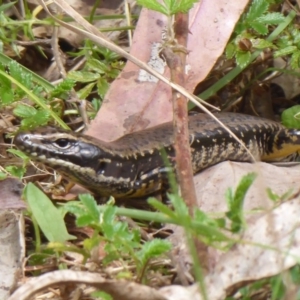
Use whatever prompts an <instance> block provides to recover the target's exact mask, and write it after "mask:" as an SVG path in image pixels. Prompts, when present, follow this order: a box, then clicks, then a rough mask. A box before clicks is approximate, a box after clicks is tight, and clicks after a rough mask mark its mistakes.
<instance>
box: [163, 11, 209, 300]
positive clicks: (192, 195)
mask: <svg viewBox="0 0 300 300" xmlns="http://www.w3.org/2000/svg"><path fill="white" fill-rule="evenodd" d="M188 24H189V18H188V14H183V13H178V14H176V17H175V23H174V32H175V42H176V43H178V50H177V49H176V46H175V48H174V51H173V59H172V60H171V61H170V62H169V63H170V65H169V67H170V69H171V80H172V81H174V82H175V83H177V84H178V85H181V86H184V85H185V78H186V75H185V66H186V53H187V52H185V51H182V50H180V49H181V48H183V49H186V46H187V40H188V34H189V27H188ZM172 64H173V65H172ZM172 95H173V111H174V117H173V118H174V119H173V124H174V140H175V145H174V147H175V154H176V164H177V170H176V171H177V179H178V182H179V185H180V189H181V195H182V197H183V199H184V201H185V203H186V204H187V206H188V208H189V213H190V215H191V216H193V211H194V209H195V208H196V207H198V205H197V197H196V191H195V186H194V180H193V168H192V158H191V149H190V143H189V129H188V107H187V99H186V98H185V97H183V95H182V94H179V93H178V92H177V91H175V90H174V89H173V90H172ZM186 235H187V236H186V238H187V239H188V240H189V241H188V240H187V242H188V244H189V246H190V247H192V248H193V251H192V249H190V250H191V251H192V252H193V253H195V254H196V255H197V256H198V260H199V264H198V265H200V261H201V267H202V268H203V269H205V270H206V271H207V270H208V265H207V264H206V262H208V261H209V260H208V259H207V254H208V251H207V246H206V245H205V244H204V243H203V242H201V241H200V240H198V239H197V238H193V237H192V236H191V233H190V232H188V231H187V232H186ZM194 259H196V258H195V257H194ZM197 272H198V275H199V276H197V277H198V278H197V279H198V280H200V281H201V282H203V273H202V270H201V271H200V270H198V271H197ZM199 277H200V278H199ZM199 284H200V282H199ZM199 287H200V291H201V292H202V294H203V295H204V298H205V287H204V286H202V285H201V284H200V286H199Z"/></svg>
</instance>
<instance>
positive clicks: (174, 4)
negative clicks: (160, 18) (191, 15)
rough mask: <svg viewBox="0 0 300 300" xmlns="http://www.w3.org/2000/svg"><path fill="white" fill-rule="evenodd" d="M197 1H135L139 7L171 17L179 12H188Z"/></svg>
mask: <svg viewBox="0 0 300 300" xmlns="http://www.w3.org/2000/svg"><path fill="white" fill-rule="evenodd" d="M196 2H198V0H164V1H162V3H160V2H159V1H157V0H137V3H138V4H139V5H142V6H144V7H146V8H148V9H152V10H155V11H158V12H160V13H162V14H164V15H166V16H172V15H175V14H177V13H179V12H184V13H186V12H188V11H189V10H190V9H191V8H192V6H193V4H194V3H196Z"/></svg>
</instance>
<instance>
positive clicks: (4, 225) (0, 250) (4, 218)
mask: <svg viewBox="0 0 300 300" xmlns="http://www.w3.org/2000/svg"><path fill="white" fill-rule="evenodd" d="M21 188H22V183H20V181H18V180H16V179H6V180H3V181H0V204H1V205H0V207H1V210H0V299H7V298H8V296H9V295H10V293H11V291H13V289H14V288H15V287H16V285H17V282H18V279H19V275H20V273H21V272H22V262H23V259H24V257H25V241H24V224H23V218H22V216H21V214H20V211H21V210H22V209H24V208H25V205H24V202H22V201H21V199H20V195H21Z"/></svg>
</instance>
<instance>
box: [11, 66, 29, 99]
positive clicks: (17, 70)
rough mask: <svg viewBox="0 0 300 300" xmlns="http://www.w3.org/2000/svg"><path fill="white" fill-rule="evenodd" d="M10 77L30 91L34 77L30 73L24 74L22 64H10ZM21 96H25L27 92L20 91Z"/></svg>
mask: <svg viewBox="0 0 300 300" xmlns="http://www.w3.org/2000/svg"><path fill="white" fill-rule="evenodd" d="M8 68H9V73H10V76H12V77H13V78H14V79H15V80H17V81H18V82H19V83H20V84H22V85H23V86H25V87H26V88H28V89H31V87H32V76H31V74H30V73H29V72H24V71H23V69H22V68H21V66H20V64H18V63H17V62H16V61H11V62H10V63H9V64H8ZM19 94H20V96H22V95H25V92H24V91H22V90H19Z"/></svg>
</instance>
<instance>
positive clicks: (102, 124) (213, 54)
mask: <svg viewBox="0 0 300 300" xmlns="http://www.w3.org/2000/svg"><path fill="white" fill-rule="evenodd" d="M247 3H248V0H242V1H238V2H232V1H225V0H224V1H223V0H220V1H219V0H202V1H201V2H200V1H199V3H197V4H195V6H194V8H193V9H192V10H191V13H190V32H191V34H190V35H189V40H188V47H187V48H188V51H190V53H189V55H188V58H187V65H188V69H189V71H188V79H187V86H186V87H187V89H188V90H189V91H190V92H192V91H193V89H194V88H195V86H196V85H197V84H198V83H199V82H200V81H201V80H203V79H204V78H205V77H206V76H207V74H208V73H209V71H210V70H211V69H212V67H213V65H214V64H215V62H216V60H217V59H218V57H219V56H220V55H221V54H222V53H223V50H224V48H225V46H226V43H227V41H228V39H229V38H230V36H231V33H232V30H233V28H234V26H235V24H236V22H237V21H238V19H239V18H240V15H241V14H242V12H243V10H244V8H245V6H246V5H247ZM165 27H166V17H165V16H163V15H161V14H159V13H156V12H153V11H149V10H146V9H144V10H142V13H141V15H140V17H139V21H138V24H137V27H136V30H135V33H134V40H133V45H132V49H131V54H132V55H134V56H136V57H138V58H139V59H140V60H142V61H145V62H148V63H149V65H151V66H158V69H160V70H161V71H162V72H163V73H164V75H165V76H167V77H168V70H166V69H164V66H163V65H162V61H160V59H159V58H157V54H156V55H154V56H153V57H152V56H151V51H153V52H155V49H157V46H159V43H161V40H162V39H161V35H162V30H163V29H164V28H165ZM153 52H152V54H153ZM156 52H157V51H156ZM141 73H142V74H145V72H140V69H139V68H138V67H136V66H135V65H133V64H132V63H131V62H127V64H126V66H125V68H124V70H123V72H122V73H121V74H120V76H119V77H118V78H117V79H116V80H115V81H114V82H113V83H112V85H111V88H110V90H109V91H108V93H107V95H106V97H105V100H104V103H103V105H102V107H101V109H100V111H99V113H98V115H97V117H96V119H95V120H94V121H93V122H92V124H91V127H90V129H89V130H88V133H89V134H90V135H93V136H95V137H98V138H101V139H103V140H107V141H109V140H114V139H116V138H117V137H119V136H122V135H124V134H125V133H129V132H132V131H137V130H140V129H144V128H146V127H151V126H154V125H157V124H159V123H162V122H167V121H170V120H171V119H172V104H171V90H170V88H169V87H168V86H166V84H164V83H162V82H154V81H153V77H151V78H150V77H148V78H146V77H145V76H141ZM99 128H101V129H102V128H105V130H99Z"/></svg>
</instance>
